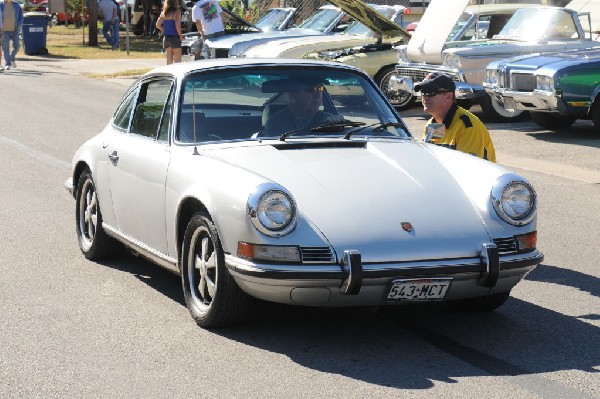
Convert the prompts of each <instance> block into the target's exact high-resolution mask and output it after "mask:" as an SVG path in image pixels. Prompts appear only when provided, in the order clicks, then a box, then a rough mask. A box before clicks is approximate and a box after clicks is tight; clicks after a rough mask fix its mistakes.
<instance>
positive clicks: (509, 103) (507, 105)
mask: <svg viewBox="0 0 600 399" xmlns="http://www.w3.org/2000/svg"><path fill="white" fill-rule="evenodd" d="M504 109H510V110H513V111H514V110H515V109H517V102H516V101H515V100H514V99H512V98H505V99H504Z"/></svg>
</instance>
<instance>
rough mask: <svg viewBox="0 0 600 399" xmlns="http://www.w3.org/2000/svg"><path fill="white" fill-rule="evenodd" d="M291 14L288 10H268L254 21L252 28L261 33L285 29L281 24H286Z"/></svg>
mask: <svg viewBox="0 0 600 399" xmlns="http://www.w3.org/2000/svg"><path fill="white" fill-rule="evenodd" d="M291 13H292V11H290V10H281V9H270V10H269V11H267V13H266V14H265V15H263V16H262V17H261V18H260V19H259V20H258V21H256V23H255V24H254V26H256V27H257V28H258V29H260V30H262V31H263V32H271V31H276V30H282V29H284V28H285V26H283V24H284V23H285V22H286V20H287V18H288V16H289V15H290V14H291Z"/></svg>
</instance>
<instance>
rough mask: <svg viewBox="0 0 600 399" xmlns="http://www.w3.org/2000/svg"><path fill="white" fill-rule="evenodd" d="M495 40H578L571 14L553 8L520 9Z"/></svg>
mask: <svg viewBox="0 0 600 399" xmlns="http://www.w3.org/2000/svg"><path fill="white" fill-rule="evenodd" d="M494 38H495V39H512V40H522V41H538V40H556V39H559V40H562V39H578V38H579V34H578V32H577V28H576V26H575V22H574V21H573V18H572V17H571V13H570V12H568V11H566V10H562V9H554V8H521V9H519V10H517V12H515V14H514V15H513V16H512V17H511V19H510V20H509V21H508V22H507V23H506V25H505V26H504V28H502V30H501V31H500V33H498V34H497V35H495V36H494Z"/></svg>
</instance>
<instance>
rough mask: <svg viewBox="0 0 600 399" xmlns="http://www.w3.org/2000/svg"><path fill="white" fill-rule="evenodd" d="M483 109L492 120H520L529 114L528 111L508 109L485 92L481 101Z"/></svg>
mask: <svg viewBox="0 0 600 399" xmlns="http://www.w3.org/2000/svg"><path fill="white" fill-rule="evenodd" d="M480 105H481V109H482V110H483V113H484V114H485V116H486V117H487V118H488V119H489V120H490V122H519V121H521V120H523V119H525V117H526V116H527V112H525V111H523V110H518V109H515V110H508V109H505V108H504V106H503V105H502V104H501V103H500V102H498V100H495V99H493V98H492V97H490V96H489V95H488V94H485V95H484V96H483V98H482V100H481V102H480Z"/></svg>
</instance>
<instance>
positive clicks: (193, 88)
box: [192, 82, 200, 155]
mask: <svg viewBox="0 0 600 399" xmlns="http://www.w3.org/2000/svg"><path fill="white" fill-rule="evenodd" d="M192 129H193V130H194V152H193V154H192V155H200V154H199V153H198V145H197V141H196V82H194V83H192Z"/></svg>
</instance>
